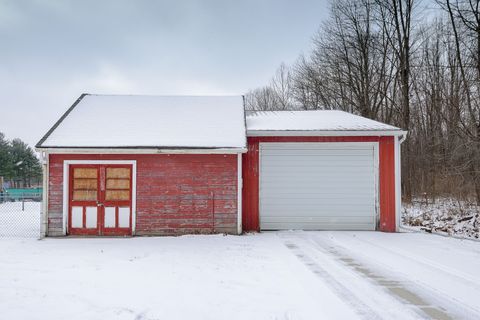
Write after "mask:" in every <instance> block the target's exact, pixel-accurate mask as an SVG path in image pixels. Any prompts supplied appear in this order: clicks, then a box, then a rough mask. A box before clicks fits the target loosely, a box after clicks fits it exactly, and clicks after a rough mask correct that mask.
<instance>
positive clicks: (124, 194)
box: [36, 94, 406, 236]
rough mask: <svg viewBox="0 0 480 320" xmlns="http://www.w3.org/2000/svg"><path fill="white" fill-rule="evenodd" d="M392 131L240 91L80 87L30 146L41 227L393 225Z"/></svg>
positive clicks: (395, 139)
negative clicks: (185, 93)
mask: <svg viewBox="0 0 480 320" xmlns="http://www.w3.org/2000/svg"><path fill="white" fill-rule="evenodd" d="M405 134H406V133H405V132H404V131H402V130H400V129H399V128H395V127H392V126H390V125H386V124H383V123H379V122H376V121H373V120H370V119H366V118H363V117H359V116H355V115H352V114H349V113H346V112H341V111H269V112H255V113H250V114H248V115H245V111H244V106H243V99H242V97H241V96H233V97H169V96H118V95H117V96H110V95H88V94H84V95H82V96H81V97H80V98H79V99H78V100H77V101H76V102H75V103H74V104H73V105H72V106H71V107H70V108H69V109H68V110H67V112H66V113H65V114H64V115H63V116H62V117H61V118H60V119H59V121H58V122H57V123H56V124H55V125H54V126H53V127H52V129H50V130H49V131H48V132H47V134H46V135H45V136H44V137H43V138H42V139H41V140H40V141H39V143H38V144H37V145H36V148H37V150H38V151H40V152H41V153H42V157H43V163H44V199H45V201H44V202H43V210H42V233H43V235H46V236H63V235H95V236H101V235H115V236H118V235H177V234H186V233H231V234H240V233H241V232H242V231H260V230H282V229H305V230H381V231H392V232H393V231H395V230H396V228H397V227H398V222H399V220H398V219H399V216H400V215H399V213H400V188H399V186H400V174H399V171H400V143H401V141H402V139H403V138H404V137H405Z"/></svg>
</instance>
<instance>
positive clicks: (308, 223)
mask: <svg viewBox="0 0 480 320" xmlns="http://www.w3.org/2000/svg"><path fill="white" fill-rule="evenodd" d="M371 225H372V221H371V218H370V217H352V216H349V217H342V218H334V217H325V218H313V219H309V217H292V216H290V217H280V218H275V219H268V218H267V219H266V220H264V221H263V224H262V229H263V230H282V229H302V230H371ZM286 226H288V227H286Z"/></svg>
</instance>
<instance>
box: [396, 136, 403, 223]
mask: <svg viewBox="0 0 480 320" xmlns="http://www.w3.org/2000/svg"><path fill="white" fill-rule="evenodd" d="M403 140H404V138H403V137H402V140H400V137H398V136H397V137H395V143H394V153H395V231H396V232H399V231H400V222H401V216H402V189H401V182H402V176H401V154H400V143H401V142H402V141H403Z"/></svg>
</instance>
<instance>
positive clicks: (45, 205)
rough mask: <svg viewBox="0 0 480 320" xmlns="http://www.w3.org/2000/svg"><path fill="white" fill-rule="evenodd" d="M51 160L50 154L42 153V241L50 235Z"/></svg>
mask: <svg viewBox="0 0 480 320" xmlns="http://www.w3.org/2000/svg"><path fill="white" fill-rule="evenodd" d="M49 159H50V156H49V154H48V152H41V161H42V174H43V180H42V186H43V190H42V214H41V216H40V218H41V219H40V239H42V238H44V237H46V236H47V235H48V185H49V181H50V175H49Z"/></svg>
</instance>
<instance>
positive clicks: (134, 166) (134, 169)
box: [63, 160, 137, 235]
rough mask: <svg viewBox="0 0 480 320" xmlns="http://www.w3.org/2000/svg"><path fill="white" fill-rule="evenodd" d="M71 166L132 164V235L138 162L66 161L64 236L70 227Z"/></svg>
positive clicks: (134, 221) (133, 232) (135, 215)
mask: <svg viewBox="0 0 480 320" xmlns="http://www.w3.org/2000/svg"><path fill="white" fill-rule="evenodd" d="M71 164H131V165H132V235H135V225H136V221H137V219H136V218H137V161H136V160H64V161H63V235H67V231H68V229H67V226H68V201H69V199H68V194H69V192H68V190H69V181H70V179H69V178H70V177H69V172H70V170H69V166H70V165H71Z"/></svg>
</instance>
